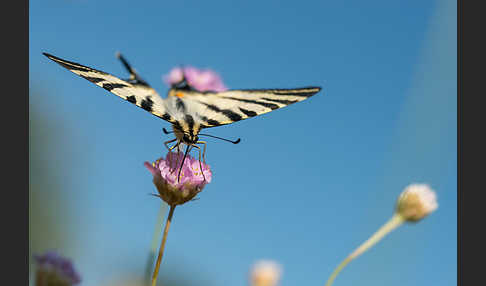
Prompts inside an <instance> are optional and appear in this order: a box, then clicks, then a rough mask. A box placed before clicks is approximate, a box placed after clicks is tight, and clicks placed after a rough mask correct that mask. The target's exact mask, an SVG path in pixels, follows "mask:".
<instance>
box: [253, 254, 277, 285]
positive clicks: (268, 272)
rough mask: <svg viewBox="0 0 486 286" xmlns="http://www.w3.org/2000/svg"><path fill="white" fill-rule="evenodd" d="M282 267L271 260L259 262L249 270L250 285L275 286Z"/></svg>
mask: <svg viewBox="0 0 486 286" xmlns="http://www.w3.org/2000/svg"><path fill="white" fill-rule="evenodd" d="M281 273H282V267H281V266H280V264H278V263H277V262H275V261H272V260H260V261H258V262H256V263H255V264H254V265H253V267H252V268H251V270H250V285H252V286H276V285H277V284H278V282H279V280H280V276H281Z"/></svg>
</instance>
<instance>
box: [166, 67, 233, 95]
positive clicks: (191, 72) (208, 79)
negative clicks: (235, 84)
mask: <svg viewBox="0 0 486 286" xmlns="http://www.w3.org/2000/svg"><path fill="white" fill-rule="evenodd" d="M184 76H185V77H186V80H187V83H188V84H189V86H191V87H193V88H194V89H196V90H198V91H201V92H202V91H216V92H220V91H225V90H227V89H228V88H227V87H226V86H225V85H224V83H223V81H222V80H221V78H220V77H219V75H218V74H217V73H216V72H214V71H212V70H210V69H206V70H200V69H197V68H195V67H191V66H188V67H184V68H179V67H177V68H173V69H172V70H171V71H170V72H169V74H168V75H165V76H164V81H165V82H166V83H167V84H169V85H174V84H177V83H179V82H181V81H182V79H183V78H184Z"/></svg>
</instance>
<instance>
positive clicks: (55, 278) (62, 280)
mask: <svg viewBox="0 0 486 286" xmlns="http://www.w3.org/2000/svg"><path fill="white" fill-rule="evenodd" d="M34 259H35V261H36V263H37V274H36V276H37V277H36V285H75V284H79V283H80V282H81V277H80V276H79V274H78V273H77V272H76V270H75V269H74V267H73V265H72V263H71V261H70V260H69V259H67V258H64V257H62V256H60V255H59V254H57V253H56V252H54V251H50V252H46V253H45V254H43V255H34Z"/></svg>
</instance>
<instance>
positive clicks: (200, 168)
mask: <svg viewBox="0 0 486 286" xmlns="http://www.w3.org/2000/svg"><path fill="white" fill-rule="evenodd" d="M191 146H192V147H194V148H197V149H198V150H199V170H200V171H201V175H202V176H203V179H204V181H206V177H205V176H204V172H203V167H202V164H201V147H199V146H196V145H191ZM204 147H206V145H204ZM203 158H204V155H203ZM204 164H206V162H205V163H204Z"/></svg>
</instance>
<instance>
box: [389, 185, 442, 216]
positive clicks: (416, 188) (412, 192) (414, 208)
mask: <svg viewBox="0 0 486 286" xmlns="http://www.w3.org/2000/svg"><path fill="white" fill-rule="evenodd" d="M438 206H439V205H438V203H437V196H436V194H435V192H434V191H433V190H432V189H431V188H430V187H429V186H428V185H426V184H411V185H409V186H407V187H406V188H405V190H404V191H403V192H402V193H401V194H400V196H399V197H398V200H397V204H396V212H397V214H399V215H400V216H401V217H403V219H405V220H406V221H411V222H417V221H419V220H421V219H423V218H424V217H426V216H427V215H429V214H430V213H431V212H433V211H435V210H436V209H437V207H438Z"/></svg>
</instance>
